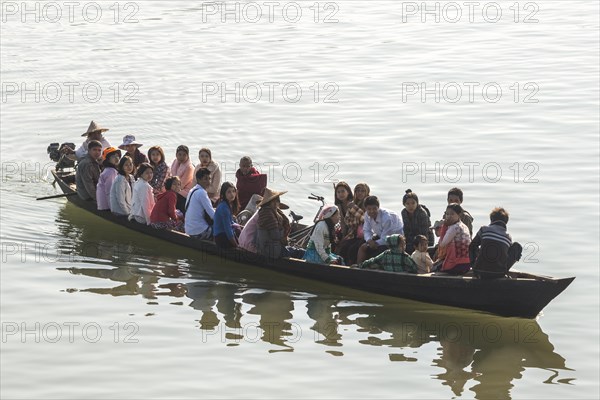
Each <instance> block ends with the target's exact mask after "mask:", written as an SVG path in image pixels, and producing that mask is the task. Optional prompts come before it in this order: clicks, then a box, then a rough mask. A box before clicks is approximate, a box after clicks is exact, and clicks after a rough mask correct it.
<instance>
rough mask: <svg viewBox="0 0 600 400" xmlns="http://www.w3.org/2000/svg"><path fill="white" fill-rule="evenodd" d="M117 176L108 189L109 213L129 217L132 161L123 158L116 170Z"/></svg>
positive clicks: (132, 178)
mask: <svg viewBox="0 0 600 400" xmlns="http://www.w3.org/2000/svg"><path fill="white" fill-rule="evenodd" d="M117 170H118V171H119V174H118V175H117V177H116V178H115V181H114V182H113V184H112V186H111V188H110V211H111V212H113V213H114V214H117V215H122V216H129V213H130V212H131V196H132V193H133V183H134V182H135V179H134V177H133V175H132V174H133V160H132V159H131V157H129V156H123V158H121V161H119V167H118V168H117Z"/></svg>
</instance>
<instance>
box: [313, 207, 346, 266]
mask: <svg viewBox="0 0 600 400" xmlns="http://www.w3.org/2000/svg"><path fill="white" fill-rule="evenodd" d="M338 222H340V212H339V211H338V208H337V207H336V206H328V207H323V210H322V211H321V214H320V215H319V221H318V222H317V223H316V224H315V226H313V229H312V232H311V234H310V240H309V241H308V246H307V247H306V252H305V253H304V257H303V258H304V260H306V261H307V262H310V263H314V264H336V265H343V264H344V262H343V260H342V258H341V257H340V256H338V255H336V254H334V253H332V252H331V244H332V243H334V242H335V225H336V224H337V223H338Z"/></svg>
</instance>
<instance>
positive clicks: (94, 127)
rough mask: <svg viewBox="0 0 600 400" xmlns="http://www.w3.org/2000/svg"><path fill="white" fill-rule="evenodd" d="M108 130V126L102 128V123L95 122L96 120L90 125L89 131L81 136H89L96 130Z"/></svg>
mask: <svg viewBox="0 0 600 400" xmlns="http://www.w3.org/2000/svg"><path fill="white" fill-rule="evenodd" d="M107 130H108V128H102V127H100V125H98V124H97V123H95V122H94V121H92V122H90V127H89V128H88V130H87V132H86V133H84V134H83V135H81V136H87V135H89V134H90V133H94V132H100V133H102V132H106V131H107Z"/></svg>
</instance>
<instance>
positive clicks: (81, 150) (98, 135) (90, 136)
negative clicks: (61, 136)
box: [62, 121, 111, 160]
mask: <svg viewBox="0 0 600 400" xmlns="http://www.w3.org/2000/svg"><path fill="white" fill-rule="evenodd" d="M106 131H108V128H102V127H100V125H98V124H97V123H95V122H94V121H92V122H90V126H89V127H88V129H87V132H85V133H84V134H83V135H81V136H83V137H86V139H85V140H84V142H83V143H82V144H81V146H79V147H78V148H77V150H75V149H72V148H70V147H67V146H65V147H64V148H63V150H62V151H63V152H64V153H65V154H75V157H76V158H77V160H81V159H83V158H84V157H85V156H87V153H88V147H89V144H90V142H91V141H92V140H97V141H98V142H100V143H101V145H102V150H104V149H106V148H108V147H111V145H110V143H109V142H108V140H106V138H105V137H104V135H103V133H104V132H106Z"/></svg>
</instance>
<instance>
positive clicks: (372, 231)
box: [356, 196, 404, 265]
mask: <svg viewBox="0 0 600 400" xmlns="http://www.w3.org/2000/svg"><path fill="white" fill-rule="evenodd" d="M365 208H366V213H365V222H364V225H363V231H364V237H365V241H366V243H364V244H363V245H362V246H360V248H359V249H358V255H357V257H356V262H357V264H358V265H360V264H361V263H362V262H363V261H365V260H367V259H369V258H371V257H375V256H377V255H379V254H381V253H383V252H384V251H385V250H387V248H388V247H387V246H386V244H385V240H386V238H387V237H388V236H389V235H394V234H398V235H403V234H404V225H403V223H402V218H401V217H400V216H399V215H398V214H396V213H395V212H393V211H388V210H385V209H383V208H380V207H379V199H378V198H377V196H369V197H367V198H366V199H365Z"/></svg>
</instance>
